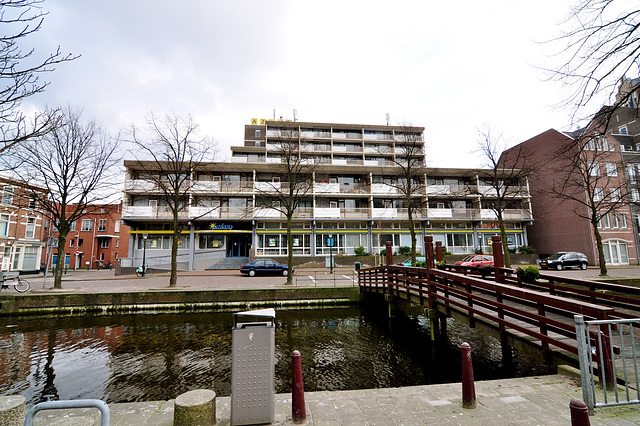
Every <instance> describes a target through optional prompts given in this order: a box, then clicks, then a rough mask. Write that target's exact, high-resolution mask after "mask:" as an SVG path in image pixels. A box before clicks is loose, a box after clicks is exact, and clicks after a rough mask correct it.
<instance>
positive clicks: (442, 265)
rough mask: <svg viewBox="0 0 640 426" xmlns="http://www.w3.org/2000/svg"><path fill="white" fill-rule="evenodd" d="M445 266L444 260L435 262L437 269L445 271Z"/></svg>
mask: <svg viewBox="0 0 640 426" xmlns="http://www.w3.org/2000/svg"><path fill="white" fill-rule="evenodd" d="M421 263H425V262H421ZM446 266H447V264H446V263H445V262H444V260H441V261H439V262H436V268H438V269H445V267H446Z"/></svg>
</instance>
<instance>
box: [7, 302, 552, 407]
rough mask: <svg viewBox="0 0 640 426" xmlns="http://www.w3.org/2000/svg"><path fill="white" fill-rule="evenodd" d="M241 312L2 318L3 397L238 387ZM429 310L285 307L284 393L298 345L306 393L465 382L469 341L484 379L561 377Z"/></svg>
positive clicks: (135, 395) (222, 392)
mask: <svg viewBox="0 0 640 426" xmlns="http://www.w3.org/2000/svg"><path fill="white" fill-rule="evenodd" d="M232 325H233V314H232V313H230V312H210V313H203V312H198V313H176V314H149V313H145V314H131V315H104V316H68V317H25V318H1V319H0V395H11V394H21V395H23V396H25V397H26V398H27V404H28V405H29V406H31V405H33V404H35V403H37V402H40V401H43V400H45V396H46V395H51V396H52V398H53V399H78V398H97V399H102V400H105V401H107V402H109V403H111V402H131V401H151V400H167V399H172V398H175V397H177V396H178V395H180V394H181V393H183V392H186V391H188V390H192V389H213V390H214V391H215V392H216V394H217V395H219V396H228V395H229V394H230V390H231V328H232ZM429 336H430V330H429V321H428V320H427V319H426V318H425V317H424V316H414V317H403V318H396V319H393V320H389V319H387V318H386V317H385V316H384V310H381V309H375V308H372V307H369V308H367V307H364V306H362V307H361V306H348V307H339V308H325V309H278V310H276V392H278V393H281V392H290V389H291V385H290V381H291V372H290V362H291V352H292V351H293V350H296V349H297V350H299V351H300V352H301V354H302V370H303V377H304V387H305V390H307V391H321V390H329V391H330V390H344V389H368V388H386V387H395V386H410V385H424V384H433V383H451V382H459V381H460V375H461V373H460V371H461V367H460V344H461V343H462V342H464V341H466V342H469V344H470V345H471V348H472V357H473V367H474V375H475V378H476V380H486V379H498V378H509V377H520V376H528V375H539V374H550V373H552V371H549V370H548V368H547V367H546V366H545V365H544V364H542V363H540V362H538V361H536V360H534V359H532V358H530V357H528V356H525V355H523V354H522V353H519V352H517V351H515V350H512V349H510V348H507V349H505V348H503V347H501V345H500V343H499V342H498V341H496V340H495V339H493V338H490V337H488V336H485V335H483V334H481V333H479V332H477V331H475V330H472V329H469V328H468V327H466V326H465V325H464V324H461V323H459V322H456V321H453V320H449V322H448V326H447V336H446V337H447V338H446V340H445V339H443V340H442V341H439V342H437V343H433V342H431V341H430V338H429Z"/></svg>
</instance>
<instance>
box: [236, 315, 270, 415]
mask: <svg viewBox="0 0 640 426" xmlns="http://www.w3.org/2000/svg"><path fill="white" fill-rule="evenodd" d="M275 318H276V311H275V310H274V309H272V308H269V309H260V310H257V311H247V312H238V313H236V314H233V329H232V330H231V424H232V425H252V424H259V423H272V422H273V421H274V418H275V346H276V342H275V329H276V326H275Z"/></svg>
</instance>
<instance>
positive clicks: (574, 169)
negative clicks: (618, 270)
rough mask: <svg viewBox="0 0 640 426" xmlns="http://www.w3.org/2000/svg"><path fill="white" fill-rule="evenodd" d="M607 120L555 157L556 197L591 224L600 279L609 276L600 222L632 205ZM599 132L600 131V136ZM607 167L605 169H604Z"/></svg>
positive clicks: (595, 124)
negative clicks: (609, 138) (610, 141)
mask: <svg viewBox="0 0 640 426" xmlns="http://www.w3.org/2000/svg"><path fill="white" fill-rule="evenodd" d="M607 122H608V117H607V116H604V115H603V116H598V115H597V116H596V119H595V120H594V121H593V122H592V124H591V125H590V126H589V127H588V128H587V129H586V131H585V130H584V129H583V131H581V132H577V133H576V134H574V140H573V141H571V142H570V143H567V144H565V145H564V146H561V147H559V148H558V150H557V151H556V152H555V153H554V157H555V158H556V159H560V161H559V162H557V163H555V164H557V166H556V167H555V168H556V170H554V175H555V176H556V178H555V179H554V182H553V185H552V187H551V188H550V190H551V191H552V193H553V195H554V196H555V197H557V198H558V199H560V200H562V201H566V202H569V203H570V204H571V205H573V206H575V207H574V209H573V211H574V213H575V214H576V215H577V216H578V217H581V218H583V219H587V220H588V221H589V223H590V224H591V228H592V230H593V235H594V236H595V239H596V246H597V250H598V263H599V265H600V275H603V276H604V275H607V266H606V261H605V256H604V251H603V246H602V237H601V236H600V230H599V225H600V221H601V220H603V219H606V218H605V217H606V216H607V215H609V213H613V214H618V213H619V212H621V211H622V210H623V209H625V208H626V207H627V205H628V203H627V201H626V200H628V199H629V198H628V195H629V194H628V189H627V185H626V181H625V179H624V178H623V177H622V176H624V170H623V168H622V166H621V164H620V162H619V157H618V156H617V152H616V151H611V150H610V146H609V144H608V141H607V138H606V137H605V136H604V135H605V133H604V129H605V128H606V125H605V123H607ZM598 130H600V131H599V132H598ZM603 165H604V166H605V167H603Z"/></svg>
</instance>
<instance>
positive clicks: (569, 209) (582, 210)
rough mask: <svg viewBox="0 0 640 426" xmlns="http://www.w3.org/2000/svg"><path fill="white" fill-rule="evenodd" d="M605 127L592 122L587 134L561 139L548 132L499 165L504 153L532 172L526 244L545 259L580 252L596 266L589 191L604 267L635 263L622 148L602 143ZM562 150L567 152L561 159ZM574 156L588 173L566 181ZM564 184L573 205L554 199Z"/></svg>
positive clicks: (614, 143)
mask: <svg viewBox="0 0 640 426" xmlns="http://www.w3.org/2000/svg"><path fill="white" fill-rule="evenodd" d="M605 127H606V126H604V125H600V124H599V123H598V122H597V120H594V121H593V122H592V123H591V124H590V125H589V126H588V127H587V128H585V129H581V130H580V131H576V132H564V133H563V132H559V131H557V130H554V129H550V130H547V131H546V132H544V133H541V134H539V135H537V136H534V137H533V138H531V139H529V140H527V141H524V142H522V143H521V144H519V145H516V146H515V147H513V148H511V149H509V150H507V151H505V154H503V157H502V158H503V159H504V158H507V157H508V154H507V153H509V152H513V151H514V150H519V149H521V150H524V151H525V152H526V155H524V156H522V157H523V158H526V160H524V162H525V164H519V165H518V166H519V167H528V168H531V169H533V173H532V175H531V177H530V181H529V185H530V192H531V208H532V211H533V217H534V218H535V220H534V222H533V225H531V226H529V228H528V230H529V243H530V245H532V246H533V247H535V248H536V250H537V251H538V253H540V254H542V255H546V254H551V253H555V252H558V251H579V252H582V253H584V254H586V255H587V257H588V258H589V263H590V264H592V265H594V264H597V263H598V251H597V244H596V239H595V234H594V231H593V227H592V225H591V223H590V222H589V220H588V219H586V218H587V217H589V212H588V210H587V209H588V208H587V204H588V202H587V197H588V192H589V191H593V198H594V201H595V205H596V207H597V209H598V211H599V212H600V213H599V214H601V215H602V218H601V220H600V221H599V222H598V231H599V233H600V236H601V238H602V242H603V252H604V257H605V262H606V263H607V264H611V265H625V264H637V263H638V254H637V253H638V251H637V247H636V241H635V234H634V230H633V221H632V216H631V210H630V206H629V203H628V201H627V190H626V187H627V184H626V179H625V169H624V167H623V159H622V149H624V148H622V149H621V146H620V143H619V142H618V141H617V140H616V138H614V137H610V136H609V137H607V136H608V133H610V132H608V129H607V128H605ZM564 148H566V149H567V151H565V152H564V154H562V153H561V152H562V150H563V149H564ZM572 149H573V151H572ZM578 155H579V156H580V157H581V158H582V159H583V160H582V163H583V167H586V168H587V169H586V170H589V172H588V173H584V172H583V173H582V176H579V177H576V175H575V174H574V175H573V176H571V175H570V171H571V170H572V168H573V167H574V166H575V164H576V161H575V157H576V156H578ZM512 157H513V158H515V156H512ZM574 173H575V171H574ZM573 179H575V180H573ZM579 179H585V180H586V182H585V183H584V186H582V187H578V186H577V185H576V182H578V180H579ZM571 180H573V182H571ZM566 182H570V184H568V185H566V186H565V190H567V191H573V194H572V196H574V197H575V198H576V199H575V200H572V199H567V198H566V197H565V198H558V197H557V196H556V195H554V190H555V191H557V190H558V188H560V187H562V185H563V183H566ZM571 185H573V188H571ZM578 199H579V200H578ZM619 200H622V202H619ZM612 205H615V206H614V207H611V206H612Z"/></svg>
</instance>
